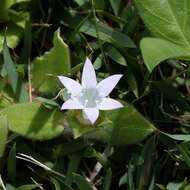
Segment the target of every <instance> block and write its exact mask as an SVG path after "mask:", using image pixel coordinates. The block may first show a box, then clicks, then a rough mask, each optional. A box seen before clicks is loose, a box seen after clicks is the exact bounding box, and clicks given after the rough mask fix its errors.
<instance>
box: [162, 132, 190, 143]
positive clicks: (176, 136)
mask: <svg viewBox="0 0 190 190" xmlns="http://www.w3.org/2000/svg"><path fill="white" fill-rule="evenodd" d="M162 134H164V135H166V136H168V137H170V138H172V139H174V140H177V141H190V135H185V134H168V133H163V132H162Z"/></svg>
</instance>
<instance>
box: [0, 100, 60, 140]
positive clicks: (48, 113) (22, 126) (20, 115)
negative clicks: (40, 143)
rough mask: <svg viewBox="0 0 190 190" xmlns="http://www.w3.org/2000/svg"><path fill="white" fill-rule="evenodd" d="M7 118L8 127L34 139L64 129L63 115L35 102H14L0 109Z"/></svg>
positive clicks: (42, 138)
mask: <svg viewBox="0 0 190 190" xmlns="http://www.w3.org/2000/svg"><path fill="white" fill-rule="evenodd" d="M2 113H3V114H5V115H6V116H7V118H8V122H9V129H10V130H11V131H13V132H15V133H18V134H20V135H23V136H25V137H28V138H32V139H36V140H47V139H51V138H54V137H56V136H58V135H60V134H61V133H62V131H63V129H64V127H63V115H62V114H61V113H60V112H59V111H57V110H48V109H47V108H45V107H44V106H43V105H39V104H36V103H26V104H15V105H13V106H10V107H8V108H5V109H4V110H2Z"/></svg>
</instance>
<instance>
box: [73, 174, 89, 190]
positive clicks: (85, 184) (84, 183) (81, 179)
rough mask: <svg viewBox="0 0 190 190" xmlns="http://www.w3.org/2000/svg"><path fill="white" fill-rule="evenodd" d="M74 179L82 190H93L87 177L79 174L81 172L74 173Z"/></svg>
mask: <svg viewBox="0 0 190 190" xmlns="http://www.w3.org/2000/svg"><path fill="white" fill-rule="evenodd" d="M73 179H74V182H75V183H76V184H77V186H78V187H79V189H80V190H84V189H85V190H92V187H91V185H90V183H89V182H88V181H86V179H85V178H84V177H83V176H81V175H79V174H75V173H74V174H73Z"/></svg>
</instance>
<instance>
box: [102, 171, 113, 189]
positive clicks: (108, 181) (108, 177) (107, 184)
mask: <svg viewBox="0 0 190 190" xmlns="http://www.w3.org/2000/svg"><path fill="white" fill-rule="evenodd" d="M111 179H112V171H111V169H110V168H109V169H108V170H107V172H106V176H105V178H104V183H103V188H102V190H109V189H110V187H111Z"/></svg>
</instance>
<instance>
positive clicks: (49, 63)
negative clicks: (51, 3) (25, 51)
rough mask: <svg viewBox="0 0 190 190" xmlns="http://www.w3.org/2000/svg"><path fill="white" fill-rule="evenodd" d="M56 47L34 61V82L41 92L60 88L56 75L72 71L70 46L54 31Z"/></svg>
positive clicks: (58, 32)
mask: <svg viewBox="0 0 190 190" xmlns="http://www.w3.org/2000/svg"><path fill="white" fill-rule="evenodd" d="M53 44H54V47H53V48H52V49H51V50H50V51H49V52H46V53H45V54H44V55H42V56H40V57H38V58H36V59H35V60H34V61H33V68H32V83H33V87H34V88H36V89H37V90H39V91H40V92H55V91H56V90H57V89H58V85H57V81H56V77H57V76H58V75H63V74H69V73H70V71H71V65H70V55H69V48H68V46H67V44H65V43H64V41H63V40H62V38H61V36H60V31H59V30H57V31H56V32H55V33H54V38H53Z"/></svg>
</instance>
